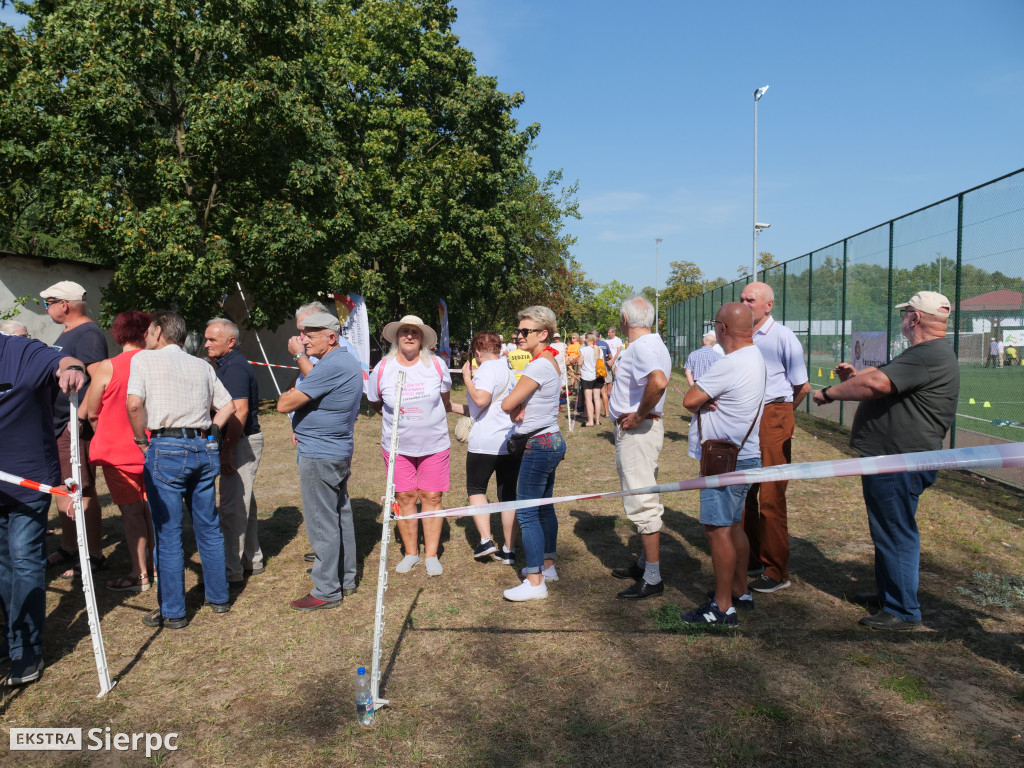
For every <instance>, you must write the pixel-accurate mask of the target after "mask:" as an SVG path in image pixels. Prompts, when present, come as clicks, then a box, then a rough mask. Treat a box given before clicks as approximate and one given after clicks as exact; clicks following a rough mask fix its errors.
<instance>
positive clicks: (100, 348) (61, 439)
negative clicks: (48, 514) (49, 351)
mask: <svg viewBox="0 0 1024 768" xmlns="http://www.w3.org/2000/svg"><path fill="white" fill-rule="evenodd" d="M39 295H40V296H41V297H42V299H43V304H44V306H45V307H46V312H47V314H48V315H49V316H50V319H51V320H52V321H53V322H55V323H57V324H58V325H63V326H64V331H63V333H61V335H60V336H58V337H57V341H55V342H54V343H53V345H52V346H53V348H54V349H55V350H57V351H58V352H60V353H61V354H64V355H69V356H71V357H74V358H77V359H78V360H81V361H82V364H83V365H84V366H85V369H86V373H87V375H86V384H85V387H84V388H83V389H82V391H81V393H80V394H81V403H82V404H83V405H84V403H85V393H86V391H87V390H88V388H89V377H88V370H89V366H91V365H93V364H94V363H98V362H100V361H101V360H106V359H107V340H106V337H104V335H103V331H101V330H100V327H99V326H98V325H96V323H94V322H93V321H92V320H91V319H89V316H88V314H87V313H86V305H85V288H83V287H82V286H81V285H79V284H78V283H75V282H72V281H70V280H62V281H61V282H59V283H55V284H54V285H51V286H50V287H49V288H47V289H46V290H44V291H40V293H39ZM72 416H74V417H76V418H78V425H79V428H80V429H79V433H78V434H79V443H78V456H79V460H80V462H81V465H82V467H81V468H82V502H83V504H84V506H85V536H86V541H87V542H88V544H89V557H90V559H91V562H92V566H93V568H94V569H98V568H101V567H102V566H103V563H104V557H103V544H102V531H101V522H102V512H101V510H100V503H99V499H97V497H96V469H95V467H94V466H93V465H92V464H91V463H90V462H89V443H90V439H91V437H92V427H91V426H90V425H89V420H88V419H86V418H85V413H84V411H83V410H80V411H79V413H78V414H72V413H71V400H70V398H69V397H68V395H66V394H64V393H63V392H62V393H60V394H58V395H57V400H56V401H55V402H54V404H53V428H54V433H55V434H56V435H57V450H58V453H59V455H60V471H61V473H62V474H61V477H71V430H70V429H68V428H67V427H68V422H69V421H70V420H71V418H72ZM70 507H71V499H67V498H63V497H61V496H58V497H57V509H58V510H59V512H60V524H61V544H60V547H59V548H58V549H57V551H56V552H54V553H52V554H51V555H50V557H49V558H48V559H47V564H49V565H59V564H60V563H66V564H68V565H69V567H68V569H67V570H66V571H65V572H64V573H63V574H62V576H63V577H64V578H67V579H70V578H73V577H74V576H75V574H76V573H77V566H75V565H73V564H74V563H77V562H78V557H77V556H76V554H75V553H76V552H77V551H78V532H77V528H76V527H75V525H76V521H75V520H72V519H71V518H70V517H69V516H68V509H69V508H70Z"/></svg>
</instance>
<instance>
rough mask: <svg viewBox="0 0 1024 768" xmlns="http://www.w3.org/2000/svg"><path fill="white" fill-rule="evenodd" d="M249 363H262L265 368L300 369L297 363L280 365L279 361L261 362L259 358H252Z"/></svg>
mask: <svg viewBox="0 0 1024 768" xmlns="http://www.w3.org/2000/svg"><path fill="white" fill-rule="evenodd" d="M249 365H262V366H263V367H264V368H285V369H287V370H289V371H297V370H299V366H297V365H278V364H277V363H261V362H259V361H257V360H250V361H249Z"/></svg>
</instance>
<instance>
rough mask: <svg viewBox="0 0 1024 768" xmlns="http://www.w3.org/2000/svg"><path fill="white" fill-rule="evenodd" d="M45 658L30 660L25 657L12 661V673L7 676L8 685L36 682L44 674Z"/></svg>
mask: <svg viewBox="0 0 1024 768" xmlns="http://www.w3.org/2000/svg"><path fill="white" fill-rule="evenodd" d="M45 666H46V665H45V664H44V663H43V659H42V658H41V657H40V658H38V659H36V660H35V661H31V662H28V661H26V660H25V659H24V658H21V659H18V660H17V661H12V662H11V673H10V674H9V675H8V676H7V684H8V685H26V684H27V683H34V682H35V681H36V680H38V679H39V678H40V677H42V675H43V667H45Z"/></svg>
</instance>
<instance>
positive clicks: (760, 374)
mask: <svg viewBox="0 0 1024 768" xmlns="http://www.w3.org/2000/svg"><path fill="white" fill-rule="evenodd" d="M766 370H767V369H766V367H765V363H764V357H762V356H761V351H760V350H759V349H758V348H757V347H755V346H753V345H751V346H749V347H743V348H742V349H737V350H736V351H735V352H731V353H730V354H728V355H726V356H725V357H723V358H722V359H721V360H719V361H718V362H717V363H715V364H714V365H713V366H711V368H710V369H708V371H707V372H706V373H705V374H704V375H703V376H701V377H700V378H699V379H698V380H697V386H698V387H700V388H701V389H702V390H703V391H704V392H706V393H707V394H709V395H710V396H711V399H712V400H717V402H718V410H716V411H703V412H702V413H701V415H700V420H701V429H702V431H703V437H704V439H705V440H729V441H731V442H733V443H734V444H736V445H739V444H740V443H742V442H743V437H744V435H746V434H747V430H748V429H750V424H751V422H753V421H754V416H755V415H756V416H757V422H756V423H755V424H754V428H753V429H752V430H751V431H750V437H748V438H747V442H746V443H744V445H743V448H742V449H741V450H740V455H739V459H740V460H741V461H742V460H743V459H755V458H758V457H759V456H760V455H761V443H760V440H759V439H758V434H757V433H758V430H759V429H760V423H761V414H762V409H761V405H762V403H764V387H765V371H766ZM689 443H690V448H689V455H690V456H691V457H693V458H695V459H699V458H700V437H698V435H697V415H696V414H694V416H693V419H692V420H691V421H690V434H689Z"/></svg>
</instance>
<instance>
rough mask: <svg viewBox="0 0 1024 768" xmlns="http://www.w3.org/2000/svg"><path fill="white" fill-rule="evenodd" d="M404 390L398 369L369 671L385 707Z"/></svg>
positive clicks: (402, 374)
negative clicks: (387, 603)
mask: <svg viewBox="0 0 1024 768" xmlns="http://www.w3.org/2000/svg"><path fill="white" fill-rule="evenodd" d="M404 389H405V371H399V372H398V384H397V385H396V386H395V409H394V418H393V419H392V420H391V450H390V452H389V453H388V472H387V485H386V486H385V488H384V510H383V512H382V513H381V532H380V565H379V566H378V568H377V607H376V610H375V611H374V614H373V658H372V660H371V662H372V665H371V670H370V695H371V696H373V706H374V707H375V708H376V707H379V706H386V705H387V704H389V703H390V702H388V700H387V699H380V698H378V694H379V692H380V656H381V647H380V641H381V638H382V637H383V635H384V593H385V592H387V591H388V542H390V541H391V519H392V518H391V505H392V504H394V503H395V457H396V456H397V455H398V415H399V414H400V413H401V412H402V390H404Z"/></svg>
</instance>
